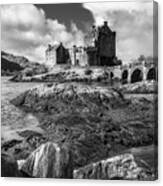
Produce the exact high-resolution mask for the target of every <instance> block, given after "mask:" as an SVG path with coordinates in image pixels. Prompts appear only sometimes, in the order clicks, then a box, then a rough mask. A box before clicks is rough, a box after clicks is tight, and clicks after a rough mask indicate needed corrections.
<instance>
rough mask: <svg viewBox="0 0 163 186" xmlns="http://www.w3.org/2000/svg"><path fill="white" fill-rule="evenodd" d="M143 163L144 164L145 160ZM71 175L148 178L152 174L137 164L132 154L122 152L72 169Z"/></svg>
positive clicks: (83, 177) (104, 177)
mask: <svg viewBox="0 0 163 186" xmlns="http://www.w3.org/2000/svg"><path fill="white" fill-rule="evenodd" d="M144 164H145V165H146V163H145V162H144ZM142 165H143V164H142ZM73 177H74V178H75V179H116V180H117V179H122V180H137V179H140V180H149V179H152V178H153V175H152V172H151V171H150V170H149V169H147V168H146V167H145V166H144V167H143V166H138V164H137V162H136V160H135V158H134V156H133V155H132V154H122V155H118V156H115V157H112V158H108V159H106V160H101V161H99V162H96V163H92V164H89V165H87V166H85V167H82V168H79V169H77V170H74V173H73Z"/></svg>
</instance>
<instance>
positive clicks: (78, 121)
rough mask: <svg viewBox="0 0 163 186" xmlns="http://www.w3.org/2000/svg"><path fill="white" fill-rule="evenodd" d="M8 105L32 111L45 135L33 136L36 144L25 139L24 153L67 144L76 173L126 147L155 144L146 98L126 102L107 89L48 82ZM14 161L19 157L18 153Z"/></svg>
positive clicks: (152, 122) (151, 113) (150, 104)
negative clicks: (51, 143) (44, 144)
mask: <svg viewBox="0 0 163 186" xmlns="http://www.w3.org/2000/svg"><path fill="white" fill-rule="evenodd" d="M11 102H12V103H13V104H14V105H16V106H18V107H21V108H22V109H24V110H25V111H27V112H33V114H34V115H35V116H36V117H37V118H38V120H39V123H40V125H39V126H40V127H41V128H42V129H43V130H44V131H45V134H46V136H44V137H43V136H38V137H37V138H38V140H36V141H37V143H36V144H37V145H36V146H33V144H35V143H29V142H30V140H28V141H27V140H26V141H25V142H26V143H27V144H28V146H30V148H28V149H33V148H37V147H38V146H39V145H41V144H42V143H45V141H52V142H54V143H57V144H64V143H67V144H69V146H71V150H72V153H73V157H74V158H73V164H74V167H75V168H76V169H77V168H79V167H82V166H84V165H87V164H90V163H92V162H97V161H99V160H101V159H105V158H108V157H111V156H115V155H116V154H118V153H120V152H122V151H124V150H126V149H128V148H131V147H139V146H145V145H151V144H153V143H154V139H155V137H154V136H155V132H154V130H153V128H154V127H155V121H154V112H153V109H154V107H153V102H152V101H149V100H146V99H145V98H144V99H133V100H126V99H124V97H123V94H121V92H119V91H117V90H115V89H112V88H107V87H97V86H96V87H94V86H91V85H84V84H77V83H62V84H57V83H54V84H52V83H49V84H46V85H40V86H37V87H36V88H33V89H31V90H28V91H26V92H25V93H23V94H21V95H20V96H18V97H17V98H15V99H13V100H12V101H11ZM32 139H33V138H32ZM34 139H35V137H34ZM42 139H43V140H42ZM44 139H45V140H44ZM32 141H33V140H32ZM34 141H35V140H34ZM18 145H19V144H18ZM19 146H20V145H19ZM22 151H23V152H26V151H27V150H26V149H24V150H22ZM12 152H14V150H13V151H12ZM27 152H28V151H27ZM25 154H27V153H25ZM17 157H19V158H21V154H20V155H19V154H17ZM23 157H24V156H23ZM23 157H22V159H23Z"/></svg>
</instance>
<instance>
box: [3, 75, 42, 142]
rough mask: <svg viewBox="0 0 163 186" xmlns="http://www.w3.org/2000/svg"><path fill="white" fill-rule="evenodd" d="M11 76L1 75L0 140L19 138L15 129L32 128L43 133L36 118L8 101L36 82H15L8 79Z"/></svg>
mask: <svg viewBox="0 0 163 186" xmlns="http://www.w3.org/2000/svg"><path fill="white" fill-rule="evenodd" d="M10 78H11V77H1V140H2V143H3V142H4V141H8V140H12V139H21V138H22V137H21V136H19V135H18V133H17V131H19V132H20V131H24V130H28V129H29V130H33V131H37V132H40V133H43V130H42V129H41V128H40V127H39V126H38V125H39V122H38V119H37V118H36V117H35V116H34V115H32V114H29V113H25V112H23V111H22V110H20V109H19V108H17V107H15V106H14V105H12V104H11V103H10V100H11V99H13V98H15V97H16V96H18V95H19V94H21V93H22V92H24V91H26V90H28V89H30V88H33V87H34V86H36V85H38V83H15V82H10V81H8V80H9V79H10Z"/></svg>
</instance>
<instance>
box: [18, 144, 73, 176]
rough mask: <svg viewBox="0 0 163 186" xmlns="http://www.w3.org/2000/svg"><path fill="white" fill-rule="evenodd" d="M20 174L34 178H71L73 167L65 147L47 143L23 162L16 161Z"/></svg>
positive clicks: (69, 154)
mask: <svg viewBox="0 0 163 186" xmlns="http://www.w3.org/2000/svg"><path fill="white" fill-rule="evenodd" d="M18 162H19V168H20V170H21V171H22V172H24V173H26V174H27V175H29V176H30V177H36V178H72V174H73V165H72V162H71V153H70V151H69V150H68V148H67V147H65V146H62V147H59V146H58V145H57V144H55V143H52V142H47V143H45V144H43V145H41V146H40V147H39V148H37V149H36V150H35V151H34V152H32V153H31V155H29V157H28V158H27V159H26V160H25V161H18Z"/></svg>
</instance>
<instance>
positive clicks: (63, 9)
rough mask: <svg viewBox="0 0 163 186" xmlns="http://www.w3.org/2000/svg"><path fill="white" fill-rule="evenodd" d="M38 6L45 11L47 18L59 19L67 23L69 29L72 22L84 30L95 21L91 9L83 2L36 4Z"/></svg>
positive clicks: (62, 22)
mask: <svg viewBox="0 0 163 186" xmlns="http://www.w3.org/2000/svg"><path fill="white" fill-rule="evenodd" d="M36 6H37V7H38V8H42V9H43V10H44V11H45V13H46V16H47V18H50V19H57V20H58V21H59V22H60V23H61V24H64V25H66V27H67V28H68V30H69V29H70V28H71V22H73V23H75V24H76V26H77V27H78V28H79V29H80V30H82V31H84V32H85V31H87V30H88V27H90V26H91V25H92V24H93V23H94V18H93V15H92V13H91V11H89V10H87V9H85V8H84V7H83V5H82V4H81V3H67V4H66V3H64V4H36Z"/></svg>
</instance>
